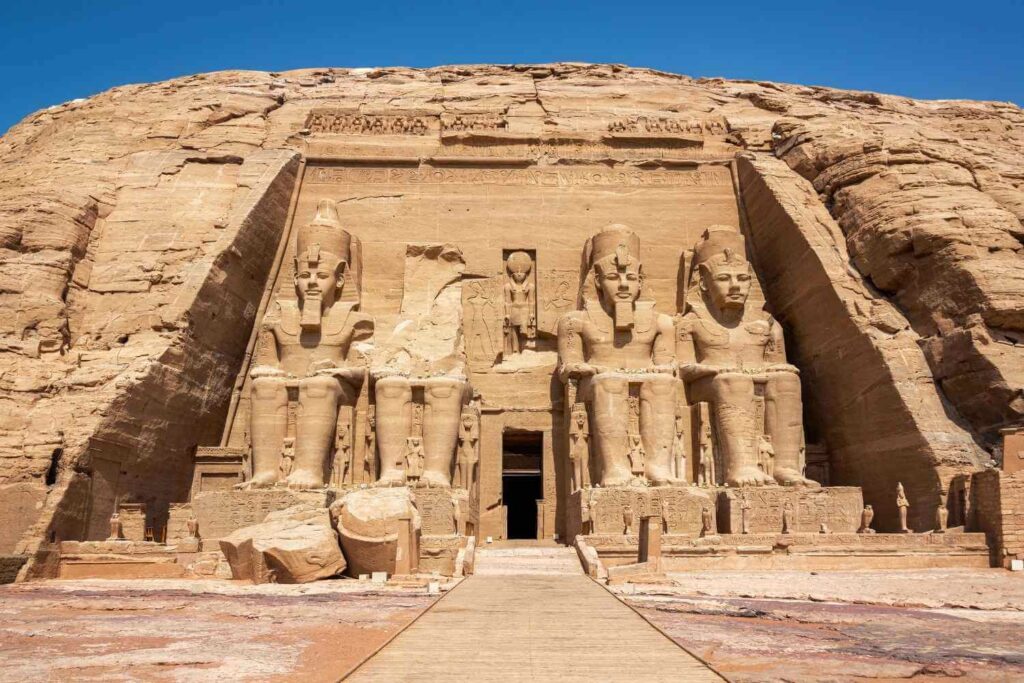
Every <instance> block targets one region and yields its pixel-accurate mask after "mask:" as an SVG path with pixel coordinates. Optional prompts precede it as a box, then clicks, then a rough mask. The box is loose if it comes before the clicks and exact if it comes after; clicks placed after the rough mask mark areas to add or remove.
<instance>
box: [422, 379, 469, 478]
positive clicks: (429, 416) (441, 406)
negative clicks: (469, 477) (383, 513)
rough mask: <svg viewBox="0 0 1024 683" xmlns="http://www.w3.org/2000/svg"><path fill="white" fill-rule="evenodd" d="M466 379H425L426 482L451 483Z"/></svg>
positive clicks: (424, 441)
mask: <svg viewBox="0 0 1024 683" xmlns="http://www.w3.org/2000/svg"><path fill="white" fill-rule="evenodd" d="M465 389H466V382H465V380H461V379H451V378H447V377H435V378H431V379H428V380H425V381H424V385H423V400H424V402H425V403H426V406H425V408H424V415H423V449H424V451H426V463H425V466H424V468H423V477H422V479H423V481H425V482H427V483H428V484H429V485H431V486H451V485H452V457H453V456H454V455H455V446H456V444H457V442H458V439H459V420H460V419H461V418H462V402H463V401H462V398H463V392H464V391H465Z"/></svg>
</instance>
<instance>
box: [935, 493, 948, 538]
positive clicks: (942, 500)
mask: <svg viewBox="0 0 1024 683" xmlns="http://www.w3.org/2000/svg"><path fill="white" fill-rule="evenodd" d="M948 523H949V510H947V509H946V492H945V491H940V492H939V506H938V507H937V508H935V533H937V534H944V533H946V526H947V524H948Z"/></svg>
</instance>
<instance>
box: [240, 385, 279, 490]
mask: <svg viewBox="0 0 1024 683" xmlns="http://www.w3.org/2000/svg"><path fill="white" fill-rule="evenodd" d="M250 402H251V411H250V414H249V436H250V438H251V439H252V479H251V480H249V482H248V485H250V486H256V487H259V486H271V485H273V484H274V483H276V482H277V479H278V477H279V475H280V473H281V470H280V468H281V450H282V449H283V448H284V438H285V434H286V432H287V430H288V387H287V385H286V383H285V380H284V379H282V378H280V377H258V378H256V379H254V380H253V381H252V394H251V398H250Z"/></svg>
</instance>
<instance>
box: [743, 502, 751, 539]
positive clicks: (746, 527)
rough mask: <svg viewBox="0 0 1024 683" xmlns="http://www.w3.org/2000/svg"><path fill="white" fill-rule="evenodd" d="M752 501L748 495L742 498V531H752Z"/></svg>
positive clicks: (745, 532)
mask: <svg viewBox="0 0 1024 683" xmlns="http://www.w3.org/2000/svg"><path fill="white" fill-rule="evenodd" d="M750 507H751V506H750V501H749V500H747V497H746V496H743V497H741V498H740V530H741V531H740V533H744V534H749V533H750Z"/></svg>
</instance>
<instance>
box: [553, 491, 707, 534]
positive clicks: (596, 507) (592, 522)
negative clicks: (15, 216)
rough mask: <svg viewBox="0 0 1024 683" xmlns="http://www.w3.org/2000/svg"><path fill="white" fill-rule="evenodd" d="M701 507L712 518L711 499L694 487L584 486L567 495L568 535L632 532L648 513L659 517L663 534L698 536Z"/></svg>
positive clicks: (638, 527)
mask: <svg viewBox="0 0 1024 683" xmlns="http://www.w3.org/2000/svg"><path fill="white" fill-rule="evenodd" d="M704 509H708V510H710V513H711V515H712V519H714V514H715V502H714V498H713V497H712V496H711V495H709V494H708V492H707V491H705V490H704V489H699V488H696V487H693V486H657V487H639V486H635V487H633V486H631V487H622V488H591V489H583V490H581V491H576V492H575V493H573V494H571V495H570V497H569V512H568V528H569V536H570V537H575V536H576V535H578V534H581V533H583V534H591V533H596V534H625V533H634V534H635V533H637V532H638V531H639V529H640V519H641V518H642V517H644V516H650V515H657V516H660V517H661V518H662V523H663V524H664V525H665V526H664V527H663V530H665V531H666V533H670V534H692V535H695V536H697V535H700V532H701V524H702V512H703V510H704ZM665 527H667V528H665Z"/></svg>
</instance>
